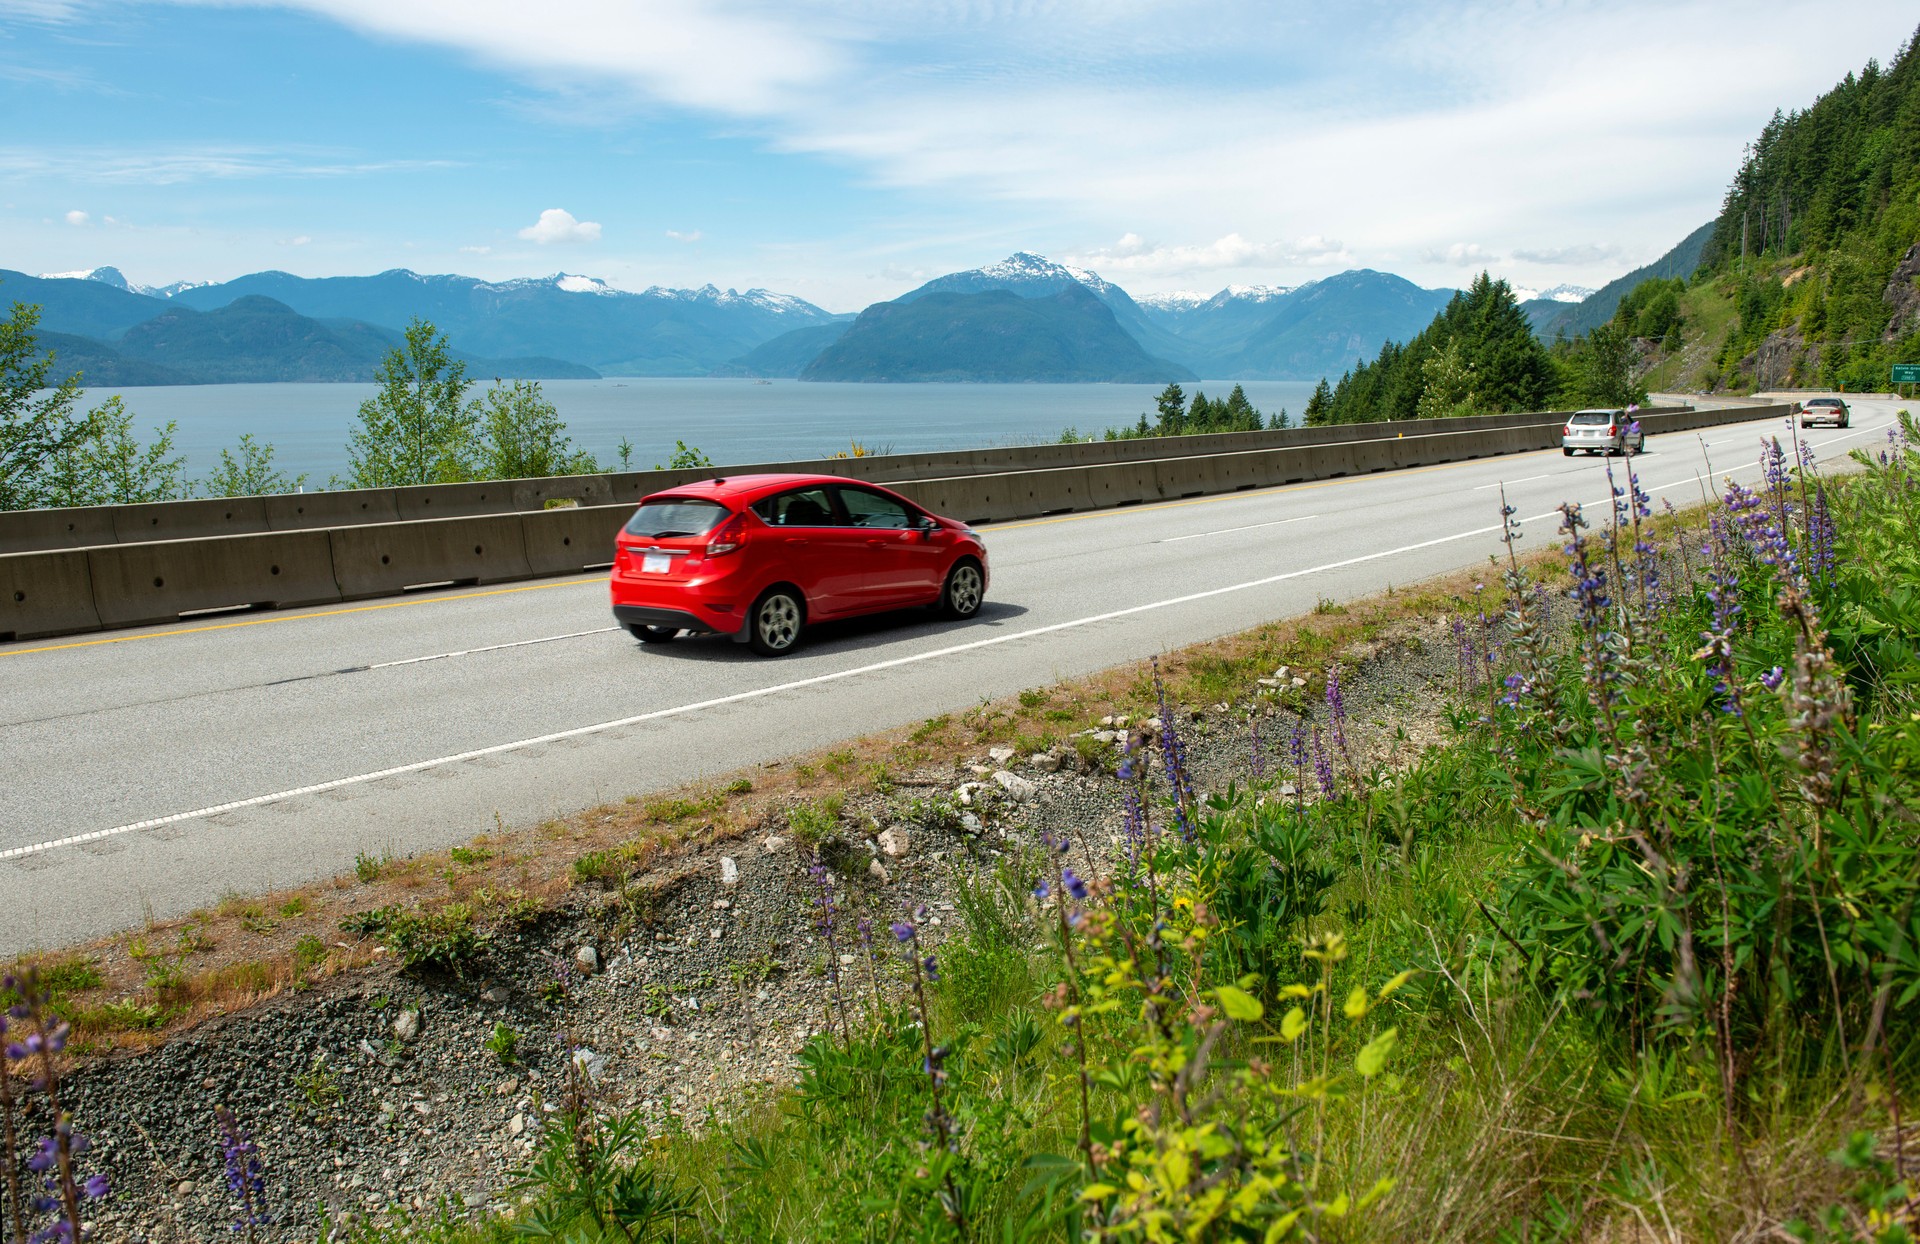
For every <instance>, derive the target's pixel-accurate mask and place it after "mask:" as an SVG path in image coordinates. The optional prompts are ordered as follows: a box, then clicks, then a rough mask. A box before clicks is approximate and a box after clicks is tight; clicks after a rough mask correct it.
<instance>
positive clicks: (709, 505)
mask: <svg viewBox="0 0 1920 1244" xmlns="http://www.w3.org/2000/svg"><path fill="white" fill-rule="evenodd" d="M727 514H728V510H727V507H726V506H724V505H721V504H720V503H719V502H718V501H702V500H699V499H697V498H693V497H662V498H660V499H659V500H658V501H649V502H647V503H646V504H644V505H642V506H641V507H640V508H639V509H637V510H635V511H634V512H633V517H632V518H630V519H628V520H627V528H626V530H627V534H628V535H630V536H651V537H653V538H654V539H657V540H658V539H671V538H672V537H674V536H700V535H705V534H706V533H707V532H709V531H712V530H713V529H714V528H715V527H718V526H719V525H720V522H721V520H722V519H724V518H726V516H727Z"/></svg>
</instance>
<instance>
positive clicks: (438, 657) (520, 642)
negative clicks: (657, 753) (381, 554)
mask: <svg viewBox="0 0 1920 1244" xmlns="http://www.w3.org/2000/svg"><path fill="white" fill-rule="evenodd" d="M619 629H620V628H619V627H617V626H600V627H595V628H594V629H593V630H590V631H572V632H569V633H568V634H565V635H542V636H541V637H540V638H538V639H516V640H514V641H513V642H512V643H508V644H489V645H487V646H486V647H484V648H462V649H461V650H460V651H458V652H436V653H434V654H433V655H432V656H430V657H402V658H401V659H400V660H398V661H376V662H374V663H373V664H372V665H362V666H359V667H357V672H360V673H367V672H370V671H373V670H390V669H396V668H398V667H399V666H402V665H419V664H421V663H422V662H425V661H445V660H447V659H449V658H451V657H471V656H478V655H479V654H481V653H483V652H499V651H501V650H502V649H505V648H526V647H529V646H531V645H533V644H551V643H556V642H558V641H559V640H562V639H580V638H582V637H584V636H587V635H604V634H606V633H607V632H608V631H617V630H619ZM0 858H5V857H4V856H0Z"/></svg>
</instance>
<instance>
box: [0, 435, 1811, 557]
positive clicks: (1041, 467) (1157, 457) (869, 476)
mask: <svg viewBox="0 0 1920 1244" xmlns="http://www.w3.org/2000/svg"><path fill="white" fill-rule="evenodd" d="M1664 409H1667V408H1658V407H1654V408H1649V409H1648V410H1646V411H1643V412H1641V416H1642V419H1643V420H1645V419H1648V418H1651V417H1652V416H1655V415H1657V414H1659V413H1661V411H1662V410H1664ZM1753 409H1755V408H1751V407H1749V408H1737V407H1736V408H1731V409H1728V410H1722V411H1711V412H1698V416H1697V418H1698V422H1694V423H1689V424H1687V425H1686V426H1690V427H1691V426H1710V425H1711V424H1712V423H1715V422H1724V421H1731V420H1738V419H1744V418H1751V417H1753V416H1752V411H1753ZM1782 409H1784V408H1782ZM1564 418H1565V412H1554V411H1547V412H1522V413H1518V414H1511V415H1473V416H1462V417H1459V418H1451V419H1428V420H1413V421H1403V422H1399V423H1371V424H1344V425H1338V426H1334V427H1319V428H1290V429H1286V430H1281V431H1260V432H1208V433H1199V434H1195V435H1190V436H1168V437H1147V438H1141V439H1137V440H1115V441H1106V440H1100V441H1090V442H1088V441H1082V442H1076V443H1072V444H1065V445H1062V444H1048V445H1023V446H1013V447H1001V448H995V449H979V450H960V451H949V452H943V453H934V454H889V455H883V456H869V457H861V458H826V459H807V460H801V461H787V462H764V463H749V464H729V465H724V466H719V467H694V468H686V469H681V470H672V471H669V470H660V471H626V472H618V473H615V474H610V475H574V476H556V477H551V478H545V479H522V480H490V481H485V482H481V483H474V484H426V485H420V486H417V487H409V488H392V489H386V488H371V489H356V490H350V491H343V492H330V493H327V492H322V493H292V494H285V495H279V496H269V497H261V498H249V499H246V500H245V501H244V502H243V503H236V502H220V501H172V502H161V503H157V504H155V505H151V506H88V507H78V508H73V509H63V510H48V511H20V512H14V513H0V553H4V552H30V551H33V550H36V549H41V548H82V547H90V546H92V545H96V544H111V543H123V544H124V543H129V542H144V541H149V540H154V539H197V538H200V537H202V536H213V535H233V534H240V533H243V532H248V531H294V530H308V529H312V528H317V527H345V526H352V525H357V524H363V523H394V522H413V521H417V520H421V519H433V518H455V517H465V516H470V515H478V514H504V513H519V512H530V511H535V510H539V509H542V508H543V507H544V506H545V505H546V503H547V502H548V501H549V500H553V499H565V500H570V501H574V502H576V503H577V504H579V505H581V506H585V507H588V508H591V507H593V506H598V505H612V504H616V503H631V502H636V501H638V500H639V499H640V498H641V497H642V496H645V495H646V494H647V493H650V492H657V491H659V490H660V489H663V488H669V487H672V486H674V485H676V484H681V483H686V482H688V481H691V480H698V479H705V478H708V477H710V476H712V475H714V474H716V473H720V474H730V475H746V474H764V473H770V472H780V473H791V472H807V473H824V474H835V475H845V476H848V477H850V478H853V479H863V480H871V481H873V482H875V483H883V484H894V483H898V482H901V481H905V480H912V479H949V478H954V477H957V476H963V475H1007V474H1014V473H1018V472H1023V471H1056V470H1065V469H1069V468H1074V467H1093V466H1103V465H1109V464H1114V463H1123V462H1161V461H1166V460H1169V459H1175V458H1204V457H1213V458H1219V457H1223V456H1227V455H1232V454H1240V453H1252V452H1256V451H1259V450H1271V449H1297V448H1305V447H1309V446H1315V445H1330V444H1349V443H1360V442H1365V441H1372V440H1381V439H1393V438H1399V437H1402V436H1404V437H1405V438H1407V439H1412V438H1413V437H1416V436H1422V437H1425V436H1435V435H1443V434H1447V433H1451V432H1467V431H1474V432H1496V431H1505V430H1510V429H1515V428H1533V429H1538V430H1541V431H1542V434H1545V431H1546V430H1548V429H1551V430H1553V431H1555V432H1557V429H1558V427H1559V425H1560V424H1561V422H1562V421H1563V420H1564ZM1245 461H1248V462H1251V461H1253V460H1252V459H1247V460H1245ZM1217 473H1218V472H1217V471H1216V474H1217ZM1222 484H1223V486H1224V487H1228V488H1242V487H1246V486H1248V485H1247V482H1246V480H1245V479H1244V478H1234V479H1232V480H1228V481H1222ZM1035 486H1036V487H1041V486H1040V485H1035ZM256 505H257V506H258V507H260V508H259V509H257V510H256V509H254V508H253V507H254V506H256Z"/></svg>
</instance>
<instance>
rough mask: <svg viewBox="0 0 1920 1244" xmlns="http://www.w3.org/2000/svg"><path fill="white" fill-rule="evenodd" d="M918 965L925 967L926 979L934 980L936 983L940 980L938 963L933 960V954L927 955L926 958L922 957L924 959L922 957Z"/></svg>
mask: <svg viewBox="0 0 1920 1244" xmlns="http://www.w3.org/2000/svg"><path fill="white" fill-rule="evenodd" d="M920 966H921V967H923V968H925V969H926V970H927V979H928V980H930V981H933V982H935V983H936V984H937V983H938V982H939V980H940V965H939V964H938V963H936V962H934V958H933V956H932V955H928V956H927V957H926V958H924V959H922V960H921V961H920Z"/></svg>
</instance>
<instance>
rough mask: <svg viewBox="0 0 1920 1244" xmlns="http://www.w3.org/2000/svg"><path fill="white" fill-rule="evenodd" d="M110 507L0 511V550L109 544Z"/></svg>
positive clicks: (111, 533)
mask: <svg viewBox="0 0 1920 1244" xmlns="http://www.w3.org/2000/svg"><path fill="white" fill-rule="evenodd" d="M113 511H114V507H113V506H110V505H86V506H72V507H69V508H65V509H57V510H7V511H5V512H0V553H33V552H38V551H39V550H41V549H83V548H87V547H88V546H90V545H95V544H112V543H113Z"/></svg>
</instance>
